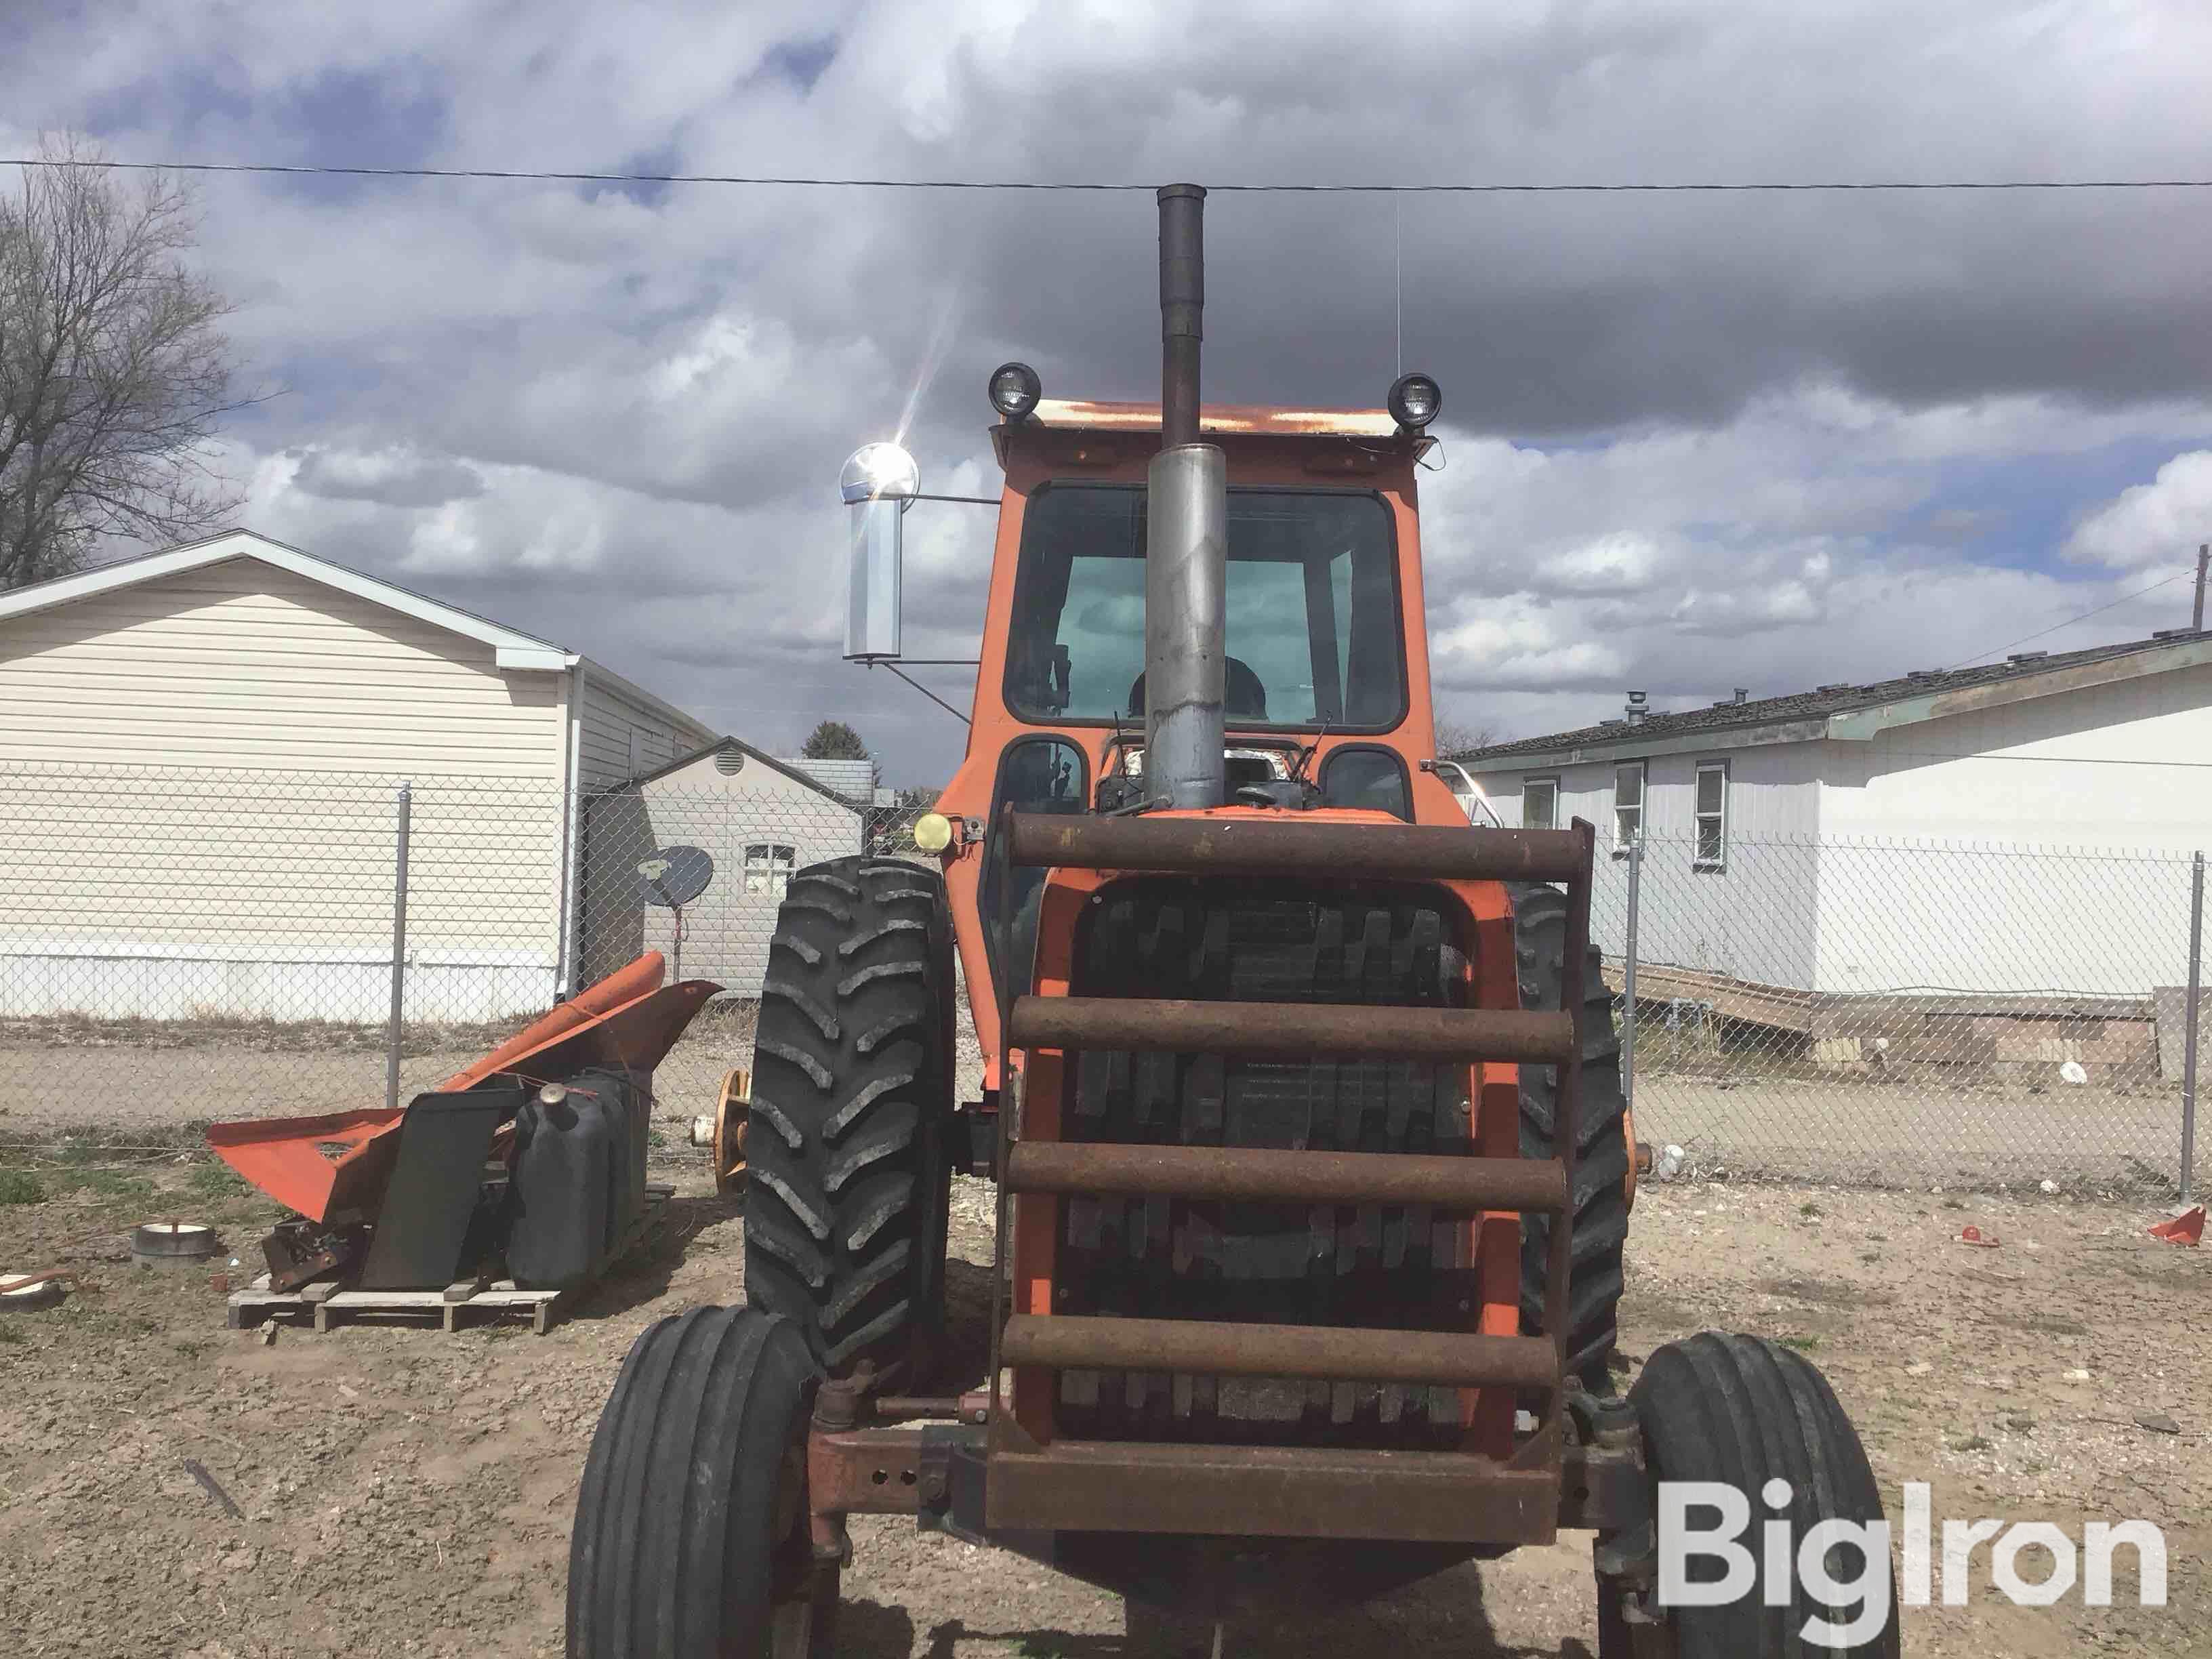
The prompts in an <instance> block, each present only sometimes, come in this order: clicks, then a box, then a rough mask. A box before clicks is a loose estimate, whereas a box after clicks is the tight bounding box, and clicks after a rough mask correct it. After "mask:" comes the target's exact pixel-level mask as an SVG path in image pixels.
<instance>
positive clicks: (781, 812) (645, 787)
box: [581, 756, 861, 997]
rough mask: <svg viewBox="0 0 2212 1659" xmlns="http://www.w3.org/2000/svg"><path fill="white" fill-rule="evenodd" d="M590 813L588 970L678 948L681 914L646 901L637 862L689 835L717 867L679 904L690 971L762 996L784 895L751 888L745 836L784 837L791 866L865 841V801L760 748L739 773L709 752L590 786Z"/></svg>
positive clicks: (773, 841) (687, 841) (685, 841)
mask: <svg viewBox="0 0 2212 1659" xmlns="http://www.w3.org/2000/svg"><path fill="white" fill-rule="evenodd" d="M585 819H586V823H585V859H586V876H585V883H584V937H583V941H582V946H583V948H582V957H581V959H582V963H583V975H584V977H585V979H586V980H589V979H592V978H596V977H598V976H599V975H603V974H606V973H609V972H611V971H612V970H613V969H616V968H617V967H620V966H621V965H622V964H623V963H625V962H627V961H629V959H630V958H631V957H635V955H637V954H638V953H639V952H640V951H662V952H664V953H665V954H667V955H669V956H670V957H671V958H672V957H673V956H674V954H675V927H674V918H673V916H672V915H671V913H670V912H669V911H667V910H665V909H663V908H659V907H657V906H652V905H647V904H646V903H645V902H643V900H642V898H641V896H640V893H639V890H638V884H637V880H636V869H637V866H638V863H639V861H640V860H643V859H646V858H647V857H650V856H651V855H652V854H653V853H655V852H658V851H659V850H660V849H661V848H665V847H669V846H672V845H685V846H691V847H698V848H704V849H705V850H706V851H707V853H708V854H709V855H711V856H712V857H713V859H714V881H713V883H712V884H711V885H709V886H708V889H707V890H706V892H705V893H704V894H702V896H700V898H699V899H698V900H697V902H695V903H692V904H690V905H687V906H686V907H685V908H684V976H685V977H686V978H690V979H711V980H714V981H718V982H719V983H720V984H721V985H723V986H724V987H726V988H727V989H729V990H731V991H733V992H736V993H738V994H741V995H744V996H749V997H750V996H757V995H758V994H759V992H760V984H761V979H762V975H763V973H764V972H765V970H766V969H767V965H768V942H769V935H770V934H771V933H774V932H775V916H776V909H777V906H778V903H779V902H780V899H779V896H777V895H776V894H775V893H773V892H761V893H751V892H748V891H747V890H746V884H745V868H744V855H745V848H746V847H747V846H748V845H750V844H754V843H761V844H764V845H771V846H782V847H789V848H792V849H793V869H794V870H799V869H804V868H805V866H808V865H810V864H816V863H819V862H821V861H822V860H824V859H833V858H842V857H844V856H846V855H848V854H854V853H858V852H860V850H861V842H860V830H861V819H860V813H859V812H857V811H854V809H853V808H851V807H849V806H848V805H843V804H842V803H841V802H838V801H835V800H832V799H829V797H827V796H825V795H824V794H823V793H821V791H820V790H818V789H815V788H812V787H810V786H808V785H807V784H805V783H804V782H801V781H799V780H798V779H796V778H793V777H791V776H789V775H787V774H785V773H783V772H780V771H778V770H777V769H775V767H773V766H770V765H769V764H768V763H766V762H764V761H762V760H760V759H758V758H757V757H753V756H747V757H745V760H744V766H743V768H742V769H740V770H739V771H738V773H736V774H735V775H724V774H723V773H721V772H720V771H718V770H716V769H715V766H714V757H712V756H704V757H701V758H700V759H698V760H696V761H695V762H693V763H691V764H690V765H689V766H685V767H682V768H679V769H677V770H676V771H673V772H671V773H669V774H667V775H665V776H663V777H659V778H655V779H653V780H652V781H649V782H647V783H645V784H642V785H640V786H638V787H635V788H629V789H623V790H621V791H619V792H617V793H611V794H605V795H599V796H597V797H594V798H593V799H591V800H590V801H589V802H588V803H587V804H586V809H585ZM673 966H674V963H673V962H672V960H671V969H672V968H673Z"/></svg>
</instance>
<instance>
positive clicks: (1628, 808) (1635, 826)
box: [1613, 761, 1644, 855]
mask: <svg viewBox="0 0 2212 1659" xmlns="http://www.w3.org/2000/svg"><path fill="white" fill-rule="evenodd" d="M1643 838H1644V763H1643V762H1642V761H1628V762H1626V763H1623V764H1621V765H1620V766H1616V767H1614V768H1613V851H1614V852H1615V853H1617V854H1623V855H1626V853H1627V851H1628V849H1629V848H1631V847H1633V846H1634V845H1635V844H1636V843H1637V842H1639V841H1641V840H1642V839H1643Z"/></svg>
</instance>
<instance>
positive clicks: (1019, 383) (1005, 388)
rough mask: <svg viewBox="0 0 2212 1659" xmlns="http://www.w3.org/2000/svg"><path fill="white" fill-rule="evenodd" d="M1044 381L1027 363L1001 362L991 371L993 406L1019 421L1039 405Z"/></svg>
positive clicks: (1009, 417) (1012, 419) (1004, 414)
mask: <svg viewBox="0 0 2212 1659" xmlns="http://www.w3.org/2000/svg"><path fill="white" fill-rule="evenodd" d="M1042 396H1044V382H1043V381H1042V380H1038V379H1037V372H1036V370H1035V369H1033V368H1030V366H1029V365H1028V364H1027V363H1000V365H999V366H998V368H994V369H993V370H992V371H991V407H992V408H994V409H995V410H998V411H999V413H1000V414H1001V415H1003V416H1006V418H1007V419H1008V420H1010V421H1018V420H1020V419H1022V418H1023V416H1026V415H1027V414H1028V413H1029V412H1030V410H1033V409H1035V408H1036V406H1037V399H1038V398H1042Z"/></svg>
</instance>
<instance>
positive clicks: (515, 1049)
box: [207, 951, 722, 1221]
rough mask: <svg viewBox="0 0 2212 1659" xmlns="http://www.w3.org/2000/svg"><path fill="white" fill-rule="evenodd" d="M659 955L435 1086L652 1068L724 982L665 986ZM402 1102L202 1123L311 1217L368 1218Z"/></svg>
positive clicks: (387, 1166) (237, 1166) (387, 1173)
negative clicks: (591, 1068)
mask: <svg viewBox="0 0 2212 1659" xmlns="http://www.w3.org/2000/svg"><path fill="white" fill-rule="evenodd" d="M663 971H664V969H663V965H662V961H661V956H660V953H659V951H647V952H646V954H645V955H643V956H641V957H638V958H637V960H636V961H635V962H633V963H629V965H628V966H626V967H623V968H620V969H617V970H616V971H615V972H613V973H611V974H610V975H607V977H606V978H605V979H603V980H601V981H599V983H598V984H596V985H593V986H591V987H588V988H587V989H586V990H583V991H581V992H579V993H578V994H576V995H575V996H574V997H572V998H571V999H570V1000H568V1001H567V1002H564V1003H562V1005H561V1006H559V1007H557V1008H556V1009H554V1010H553V1011H552V1012H550V1013H548V1014H546V1015H545V1016H544V1017H543V1018H539V1019H537V1020H533V1021H532V1023H531V1024H529V1025H528V1026H526V1028H524V1030H521V1031H520V1032H519V1033H517V1034H516V1035H515V1036H512V1037H509V1038H508V1039H507V1041H506V1042H502V1043H501V1044H500V1045H499V1047H498V1048H495V1049H493V1050H492V1051H491V1052H490V1053H489V1054H486V1055H485V1056H484V1057H483V1059H482V1060H477V1062H476V1063H475V1064H474V1065H472V1066H468V1067H467V1068H466V1069H465V1070H463V1071H460V1072H458V1073H455V1074H454V1075H453V1077H451V1078H448V1079H447V1080H446V1081H445V1082H444V1083H442V1084H441V1085H439V1087H438V1091H437V1092H440V1093H442V1094H453V1093H456V1092H459V1091H461V1090H464V1089H470V1088H473V1087H474V1086H475V1085H477V1084H479V1083H482V1082H483V1081H484V1080H485V1079H487V1078H491V1077H496V1076H501V1075H510V1074H516V1073H519V1074H520V1075H521V1076H523V1077H526V1078H530V1079H539V1078H553V1077H560V1076H563V1075H566V1074H567V1073H570V1072H573V1071H575V1070H576V1069H578V1068H579V1067H580V1066H586V1065H589V1064H592V1062H594V1061H612V1062H616V1063H618V1064H622V1065H626V1066H635V1067H637V1068H638V1069H639V1070H641V1071H647V1072H649V1071H651V1070H652V1069H653V1067H654V1066H658V1065H659V1063H660V1062H661V1060H663V1059H664V1058H665V1056H666V1054H667V1053H668V1050H669V1049H670V1048H671V1047H673V1046H674V1044H675V1042H676V1039H677V1038H678V1037H679V1036H683V1034H684V1027H685V1026H686V1025H689V1024H690V1023H691V1018H692V1016H693V1015H695V1014H696V1013H697V1012H699V1010H700V1009H701V1008H702V1007H704V1006H706V1004H707V1000H708V998H709V997H711V996H713V995H714V994H715V993H716V992H717V991H720V989H721V988H722V987H720V986H719V985H716V984H714V983H713V982H712V981H708V980H703V979H693V980H686V981H684V982H683V983H682V984H680V985H670V986H663V985H662V984H661V982H660V979H661V975H662V972H663ZM405 1115H406V1112H405V1110H404V1109H399V1110H393V1109H391V1108H389V1107H381V1106H380V1107H374V1108H369V1109H363V1110H360V1111H352V1112H337V1113H331V1114H329V1115H324V1116H320V1117H277V1118H255V1119H248V1120H246V1121H240V1122H234V1123H210V1125H208V1130H207V1138H208V1145H209V1146H212V1147H213V1148H214V1149H215V1152H216V1157H218V1158H221V1159H222V1161H223V1162H224V1163H226V1164H229V1165H230V1167H231V1168H232V1169H234V1170H237V1171H238V1173H239V1174H240V1175H241V1176H245V1177H246V1179H247V1180H248V1181H250V1182H252V1183H253V1184H254V1185H255V1186H256V1187H258V1188H260V1189H261V1190H262V1191H263V1192H264V1193H266V1194H269V1196H270V1197H271V1198H273V1199H275V1200H276V1201H277V1202H278V1203H279V1204H282V1205H283V1206H286V1207H287V1208H289V1209H293V1210H296V1211H298V1212H300V1213H301V1215H303V1216H306V1217H307V1218H308V1219H309V1220H311V1221H328V1220H330V1219H331V1218H333V1217H334V1216H338V1215H343V1214H345V1213H347V1212H354V1213H356V1214H357V1215H359V1216H360V1217H362V1218H364V1219H368V1218H374V1215H375V1212H376V1210H377V1207H378V1206H379V1205H380V1204H381V1203H382V1201H383V1198H384V1188H385V1183H386V1182H387V1181H388V1180H389V1179H390V1177H391V1174H392V1158H393V1156H394V1155H395V1154H396V1153H397V1152H398V1147H399V1139H398V1136H397V1135H395V1134H393V1133H392V1131H393V1130H394V1129H396V1128H398V1127H399V1121H400V1120H401V1119H402V1118H404V1116H405Z"/></svg>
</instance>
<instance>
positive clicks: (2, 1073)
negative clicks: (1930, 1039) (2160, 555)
mask: <svg viewBox="0 0 2212 1659" xmlns="http://www.w3.org/2000/svg"><path fill="white" fill-rule="evenodd" d="M959 1030H960V1034H961V1036H962V1038H963V1048H964V1053H963V1066H962V1078H961V1086H962V1089H963V1098H966V1099H975V1098H976V1097H977V1096H978V1092H979V1091H980V1090H981V1054H980V1052H979V1051H977V1049H976V1048H975V1037H974V1033H973V1030H972V1028H971V1027H970V1026H969V1024H967V1023H966V1022H965V1021H963V1022H962V1023H961V1025H960V1027H959ZM500 1035H504V1033H503V1031H502V1032H492V1033H461V1032H457V1031H453V1030H439V1029H428V1030H424V1031H422V1032H421V1033H419V1034H417V1035H416V1036H415V1037H414V1038H413V1039H412V1040H410V1043H409V1045H408V1047H407V1048H406V1051H405V1053H404V1058H403V1060H402V1063H401V1067H400V1083H401V1090H402V1093H401V1098H402V1099H403V1100H404V1099H406V1098H408V1097H410V1096H411V1095H413V1094H414V1093H415V1092H416V1091H418V1090H422V1089H430V1088H435V1087H436V1086H437V1085H438V1083H439V1082H440V1080H441V1079H444V1078H447V1077H449V1076H451V1075H452V1074H453V1073H455V1072H457V1071H459V1070H460V1069H461V1067H462V1066H465V1065H466V1064H468V1062H469V1061H471V1060H474V1059H475V1058H476V1057H477V1054H479V1053H481V1052H482V1051H483V1048H485V1047H488V1046H489V1042H490V1041H491V1040H493V1038H494V1037H495V1036H500ZM751 1036H752V1025H751V1017H750V1008H749V1007H747V1006H744V1005H740V1004H732V1005H729V1006H728V1007H727V1011H726V1012H724V1011H723V1005H716V1006H715V1010H714V1011H713V1012H712V1013H711V1014H710V1016H709V1017H705V1018H702V1020H701V1021H700V1022H699V1024H697V1025H696V1026H695V1028H694V1030H693V1031H692V1032H691V1033H690V1035H688V1036H686V1037H685V1038H684V1041H683V1042H679V1043H678V1045H677V1046H676V1048H675V1049H674V1051H673V1052H672V1053H671V1054H669V1056H668V1058H667V1059H666V1060H664V1061H663V1062H662V1064H661V1066H660V1068H659V1076H658V1086H659V1091H660V1093H661V1095H662V1097H663V1098H664V1099H665V1100H667V1101H669V1102H671V1103H674V1104H671V1108H670V1109H671V1111H674V1110H676V1109H678V1106H679V1105H680V1106H681V1108H682V1109H684V1110H688V1111H694V1112H704V1111H709V1110H712V1109H713V1107H714V1101H715V1099H716V1097H717V1096H718V1094H719V1092H720V1083H721V1079H722V1076H723V1074H724V1073H726V1071H728V1070H729V1069H730V1068H731V1067H732V1066H750V1063H751V1058H752V1044H751ZM471 1037H473V1038H475V1039H477V1040H474V1041H471V1040H469V1039H470V1038H471ZM385 1067H386V1060H385V1056H384V1054H383V1052H382V1048H381V1038H380V1035H379V1034H378V1033H375V1032H374V1031H366V1030H360V1029H358V1028H313V1027H281V1026H280V1027H266V1028H256V1027H251V1026H248V1027H245V1028H240V1027H238V1026H236V1025H232V1026H228V1027H221V1026H218V1027H211V1028H209V1029H206V1030H194V1029H193V1028H191V1027H189V1026H182V1025H179V1026H168V1027H164V1026H139V1027H133V1026H131V1025H129V1024H118V1025H115V1026H112V1027H101V1026H99V1025H97V1024H91V1023H88V1022H87V1023H81V1024H76V1025H69V1026H64V1027H56V1026H54V1025H53V1024H52V1023H48V1024H46V1026H44V1027H41V1028H40V1030H38V1031H37V1032H34V1031H33V1029H32V1027H31V1025H30V1024H27V1023H24V1022H17V1023H16V1029H10V1028H9V1026H8V1025H7V1024H6V1023H4V1022H0V1134H10V1133H13V1134H23V1133H30V1132H32V1131H34V1130H37V1129H40V1128H42V1127H43V1128H46V1129H54V1130H69V1129H74V1128H85V1127H100V1126H112V1125H119V1124H122V1123H125V1122H126V1121H129V1122H137V1123H141V1124H143V1125H146V1126H148V1127H155V1126H160V1125H164V1124H177V1123H187V1122H194V1121H206V1120H209V1119H217V1120H219V1119H222V1118H227V1117H274V1116H283V1115H292V1114H303V1113H310V1112H321V1111H337V1110H343V1109H349V1108H353V1107H357V1106H374V1105H380V1104H381V1103H383V1100H384V1092H385ZM2054 1076H2055V1072H2054ZM2180 1112H2181V1107H2180V1099H2179V1093H2178V1091H2176V1090H2172V1089H2167V1088H2150V1089H2138V1090H2132V1091H2130V1090H2116V1089H2112V1088H2108V1087H2104V1086H2100V1085H2090V1086H2087V1087H2084V1088H2074V1087H2069V1086H2066V1085H2062V1084H2056V1083H2054V1084H2051V1085H2048V1086H2041V1085H2032V1084H2029V1083H2027V1082H2022V1081H2018V1080H2015V1081H2013V1082H2008V1083H1997V1082H1993V1081H1984V1082H1983V1083H1981V1084H1979V1085H1975V1086H1965V1085H1959V1084H1957V1083H1947V1082H1945V1081H1943V1080H1942V1079H1935V1078H1931V1077H1926V1076H1921V1077H1915V1078H1912V1079H1895V1080H1881V1079H1866V1078H1863V1077H1857V1076H1851V1075H1848V1074H1843V1073H1838V1074H1835V1075H1832V1076H1826V1075H1824V1076H1818V1077H1810V1078H1808V1077H1802V1076H1790V1075H1779V1074H1777V1075H1761V1074H1758V1073H1747V1074H1745V1073H1739V1074H1732V1075H1720V1076H1706V1075H1702V1074H1699V1073H1693V1072H1685V1071H1670V1070H1668V1069H1665V1068H1664V1067H1662V1066H1657V1065H1654V1066H1652V1067H1651V1068H1650V1070H1649V1071H1648V1072H1646V1073H1640V1074H1639V1076H1638V1082H1637V1132H1638V1135H1639V1136H1641V1137H1642V1138H1643V1139H1646V1140H1649V1141H1651V1142H1653V1143H1655V1144H1664V1143H1666V1142H1668V1141H1673V1142H1676V1143H1678V1144H1680V1145H1681V1146H1685V1147H1686V1148H1687V1149H1688V1150H1689V1152H1690V1158H1691V1162H1692V1164H1693V1165H1694V1166H1696V1167H1698V1168H1699V1169H1701V1170H1712V1169H1716V1168H1717V1169H1721V1170H1726V1171H1727V1172H1729V1174H1731V1175H1735V1176H1745V1175H1757V1176H1762V1177H1771V1178H1778V1179H1784V1180H1793V1179H1794V1180H1805V1181H1808V1182H1813V1183H1815V1184H1819V1183H1838V1184H1846V1185H1849V1184H1865V1185H1873V1186H1906V1187H1928V1186H1933V1185H1943V1186H1948V1187H1977V1188H1996V1187H1997V1186H1998V1185H1999V1184H2000V1183H2008V1184H2010V1185H2013V1186H2018V1185H2020V1184H2021V1183H2022V1182H2025V1183H2026V1184H2027V1186H2029V1187H2031V1188H2033V1187H2034V1186H2035V1185H2036V1184H2037V1183H2038V1182H2041V1181H2043V1180H2045V1179H2051V1180H2056V1181H2058V1182H2062V1183H2064V1184H2067V1185H2069V1186H2074V1187H2078V1188H2083V1189H2085V1190H2088V1189H2094V1190H2100V1191H2105V1192H2109V1193H2113V1194H2119V1193H2123V1192H2124V1193H2129V1194H2134V1195H2137V1196H2144V1197H2155V1196H2156V1195H2157V1194H2158V1193H2160V1192H2161V1191H2165V1190H2170V1189H2171V1188H2172V1186H2173V1184H2174V1182H2175V1177H2176V1173H2177V1171H2178V1169H2179V1164H2178V1157H2179V1148H2180V1142H2181V1123H2180ZM2197 1146H2198V1150H2199V1152H2200V1158H2199V1160H2198V1174H2199V1177H2200V1179H2203V1180H2206V1181H2208V1182H2212V1128H2209V1129H2208V1131H2207V1133H2204V1134H2202V1135H2200V1136H2198V1137H2197Z"/></svg>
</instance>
